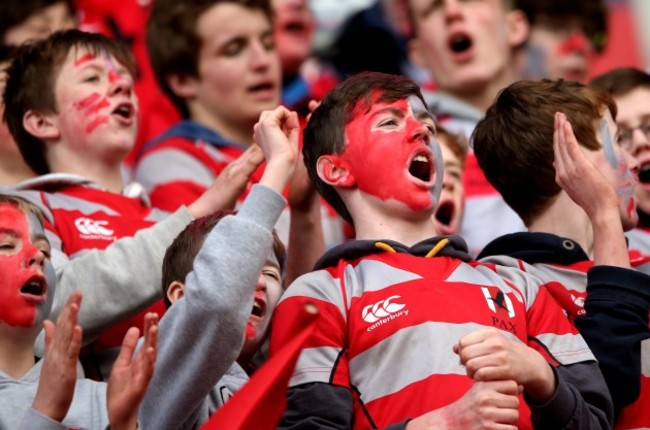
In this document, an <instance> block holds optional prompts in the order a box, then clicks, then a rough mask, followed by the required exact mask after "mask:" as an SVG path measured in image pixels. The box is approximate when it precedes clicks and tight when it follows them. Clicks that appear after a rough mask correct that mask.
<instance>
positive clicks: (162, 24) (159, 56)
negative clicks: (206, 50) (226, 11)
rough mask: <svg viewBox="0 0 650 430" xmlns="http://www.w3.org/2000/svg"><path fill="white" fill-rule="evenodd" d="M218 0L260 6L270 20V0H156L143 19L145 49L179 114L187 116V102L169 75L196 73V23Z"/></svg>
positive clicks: (195, 75)
mask: <svg viewBox="0 0 650 430" xmlns="http://www.w3.org/2000/svg"><path fill="white" fill-rule="evenodd" d="M221 3H234V4H238V5H240V6H242V7H245V8H247V9H252V10H261V11H262V12H264V14H265V15H266V16H267V17H268V18H269V21H270V22H272V12H271V4H270V0H182V1H179V0H156V1H154V2H153V7H152V10H151V14H150V15H149V21H148V23H147V51H148V53H149V60H150V61H151V67H152V68H153V70H154V73H155V75H156V80H157V81H158V85H159V86H160V88H162V90H163V91H164V93H165V94H167V96H169V98H170V99H171V101H172V102H173V103H174V106H175V107H176V109H178V111H179V113H180V114H181V116H182V117H183V118H189V116H190V113H189V109H188V107H187V103H186V102H185V100H184V99H183V98H181V97H179V96H178V95H177V94H176V93H174V91H173V90H172V89H171V87H170V86H169V84H168V82H167V79H168V78H169V77H170V76H172V75H180V76H188V77H198V75H199V71H198V58H199V51H200V49H201V45H202V40H201V38H200V36H199V35H198V34H197V23H198V21H199V18H200V17H201V16H202V15H203V13H204V12H205V11H207V10H208V9H210V8H211V7H213V6H215V5H218V4H221Z"/></svg>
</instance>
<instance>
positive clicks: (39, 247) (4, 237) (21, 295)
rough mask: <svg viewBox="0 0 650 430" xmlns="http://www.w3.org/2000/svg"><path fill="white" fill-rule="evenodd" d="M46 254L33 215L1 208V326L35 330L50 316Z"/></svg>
mask: <svg viewBox="0 0 650 430" xmlns="http://www.w3.org/2000/svg"><path fill="white" fill-rule="evenodd" d="M49 252H50V245H49V243H48V241H47V239H46V238H45V232H44V231H43V227H42V225H41V224H40V222H39V221H38V219H37V218H36V217H35V216H34V215H32V214H30V215H29V216H27V215H25V213H23V212H22V211H21V210H20V209H19V208H18V207H16V206H14V205H11V204H5V205H2V206H0V323H4V324H8V325H10V326H14V327H35V326H38V325H40V324H41V323H42V322H43V321H44V320H45V319H46V318H47V317H48V316H49V313H50V310H51V308H52V299H53V297H54V285H55V282H56V278H55V275H54V270H53V269H52V266H51V264H50V261H49ZM48 287H49V288H48Z"/></svg>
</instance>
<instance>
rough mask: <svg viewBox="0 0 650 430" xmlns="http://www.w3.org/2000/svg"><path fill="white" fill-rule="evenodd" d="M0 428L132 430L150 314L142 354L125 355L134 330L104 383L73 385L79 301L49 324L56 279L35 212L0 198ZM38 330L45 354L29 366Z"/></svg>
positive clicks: (152, 334)
mask: <svg viewBox="0 0 650 430" xmlns="http://www.w3.org/2000/svg"><path fill="white" fill-rule="evenodd" d="M0 273H1V274H2V275H1V276H0V303H1V304H0V334H1V336H0V338H1V339H2V341H1V342H0V393H1V395H2V399H3V401H2V405H0V427H2V428H7V429H10V428H11V429H35V428H60V427H63V426H65V428H69V427H75V428H77V427H78V428H104V427H105V426H107V425H108V424H109V423H110V425H111V428H112V429H135V428H136V427H137V425H136V412H137V407H138V404H139V403H140V401H141V400H142V397H143V396H144V392H145V390H146V388H147V385H148V383H149V380H150V379H151V376H152V374H153V365H154V361H155V358H156V324H157V318H156V316H155V315H153V314H150V315H147V318H146V323H145V331H144V332H145V340H144V344H143V348H142V352H140V353H138V354H137V355H136V356H135V357H133V358H131V357H132V354H133V349H134V347H135V343H136V340H137V338H138V334H139V331H138V330H137V329H132V330H131V331H129V332H128V334H127V335H126V336H125V338H124V341H123V344H122V352H121V354H120V357H119V358H118V360H117V361H116V364H115V366H114V367H113V373H112V374H111V379H110V380H109V382H108V385H107V384H104V383H99V382H94V381H90V380H87V379H77V377H76V371H77V358H78V354H79V347H80V346H81V328H80V327H79V326H78V325H77V315H78V311H79V306H80V303H81V295H80V294H79V293H74V294H73V295H72V296H71V298H70V300H69V301H68V303H67V304H66V306H65V307H64V309H63V311H62V312H61V315H60V316H59V319H58V321H57V324H56V326H55V325H54V324H53V323H52V322H51V321H46V319H47V318H49V316H50V310H51V307H52V299H53V297H54V289H55V284H56V277H55V274H54V269H53V268H52V265H51V263H50V244H49V242H48V240H47V238H46V236H45V231H44V229H43V218H42V216H41V214H40V211H39V210H38V209H37V208H36V206H34V205H32V204H30V203H27V202H26V201H24V200H22V199H20V198H17V197H14V196H7V195H0ZM43 325H45V331H46V354H45V358H44V359H41V360H39V361H38V362H36V360H35V358H34V340H35V339H36V335H37V334H38V332H39V331H41V329H42V328H43Z"/></svg>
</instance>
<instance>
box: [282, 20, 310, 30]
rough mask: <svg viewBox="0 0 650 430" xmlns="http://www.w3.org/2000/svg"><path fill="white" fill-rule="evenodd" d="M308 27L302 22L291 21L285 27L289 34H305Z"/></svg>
mask: <svg viewBox="0 0 650 430" xmlns="http://www.w3.org/2000/svg"><path fill="white" fill-rule="evenodd" d="M306 29H307V26H306V25H305V23H304V22H302V21H298V20H296V21H289V22H287V23H286V24H285V25H284V30H285V31H286V32H288V33H304V32H305V30H306Z"/></svg>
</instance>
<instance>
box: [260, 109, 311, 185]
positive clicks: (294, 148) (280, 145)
mask: <svg viewBox="0 0 650 430" xmlns="http://www.w3.org/2000/svg"><path fill="white" fill-rule="evenodd" d="M299 132H300V124H299V122H298V115H297V114H296V113H295V112H290V111H289V110H288V109H287V108H285V107H284V106H278V107H277V108H275V109H273V110H270V111H268V110H267V111H264V112H262V114H261V115H260V120H259V121H258V122H257V124H255V127H254V134H253V137H254V139H255V142H256V143H257V144H258V145H259V146H260V148H262V151H263V152H264V158H265V159H266V168H265V169H264V174H263V175H262V179H261V180H260V183H261V184H264V185H266V186H268V187H269V188H272V189H274V190H276V191H277V192H280V193H281V192H282V191H284V188H285V187H286V185H287V183H288V181H289V179H290V178H291V176H292V175H293V173H294V171H295V169H296V163H297V161H298V140H299V139H298V138H299Z"/></svg>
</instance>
